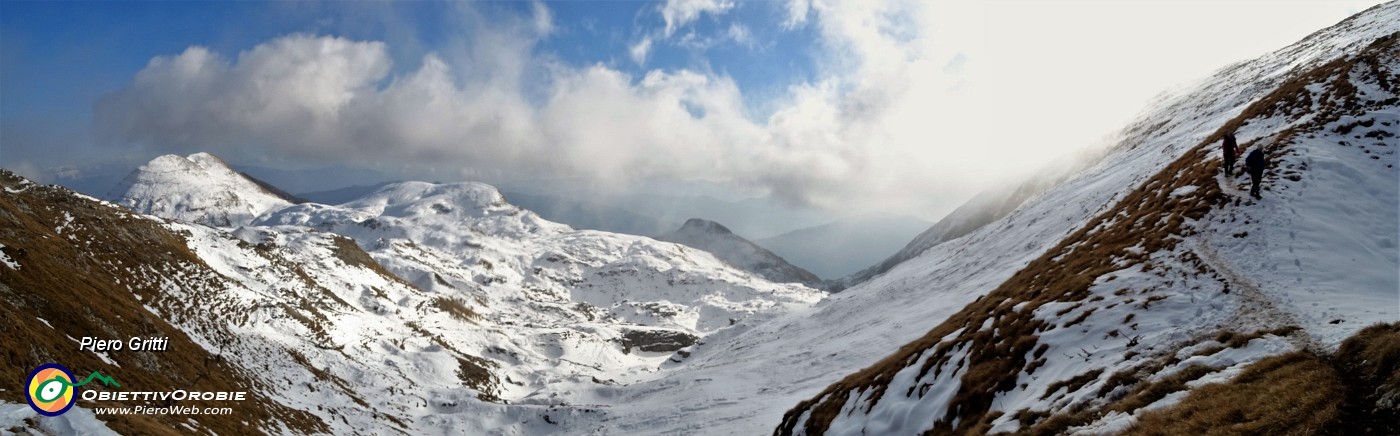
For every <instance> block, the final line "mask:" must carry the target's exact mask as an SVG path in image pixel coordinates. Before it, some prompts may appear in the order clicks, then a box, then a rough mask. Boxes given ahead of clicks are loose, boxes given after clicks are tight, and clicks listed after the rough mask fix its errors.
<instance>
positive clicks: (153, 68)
mask: <svg viewBox="0 0 1400 436" xmlns="http://www.w3.org/2000/svg"><path fill="white" fill-rule="evenodd" d="M862 4H863V3H862ZM889 12H890V10H889V9H881V8H874V9H872V8H867V7H864V6H851V5H841V7H832V6H828V5H822V6H820V7H818V9H817V14H816V17H817V18H818V21H819V22H820V24H821V26H822V29H823V32H822V35H823V38H825V39H827V40H829V41H828V42H827V44H828V45H830V46H831V47H834V48H837V50H838V52H835V53H837V54H835V55H833V56H835V57H834V58H841V59H844V60H843V61H841V62H840V64H841V65H840V66H839V67H831V68H829V71H826V72H824V73H823V77H824V78H823V79H821V80H819V81H817V82H815V83H810V84H801V85H798V86H795V87H793V88H792V89H791V90H790V91H789V92H788V95H787V96H785V97H782V98H781V100H780V101H779V102H778V103H777V105H776V107H777V108H778V109H777V110H776V111H774V112H773V114H772V115H771V117H768V118H767V119H759V120H755V119H751V118H749V117H748V116H746V115H745V113H746V112H745V107H746V102H745V100H744V96H743V95H742V94H741V92H740V90H739V88H738V87H737V85H735V83H734V82H733V81H732V80H730V79H729V78H727V77H724V76H717V75H713V74H709V73H700V72H695V71H688V70H679V71H652V72H649V73H647V74H646V75H644V76H643V77H640V78H638V77H631V76H629V75H627V74H625V73H622V72H620V71H618V70H616V69H613V68H611V67H608V66H604V65H590V66H584V67H569V66H564V65H560V64H558V63H557V62H554V61H552V60H550V58H548V57H540V56H536V55H532V54H531V53H532V48H533V46H532V45H531V44H532V43H531V42H530V41H533V39H532V38H535V37H538V28H537V26H533V25H532V24H531V23H530V22H524V23H519V25H517V26H513V27H505V28H499V29H494V30H492V31H490V32H486V33H483V34H478V35H473V38H472V40H471V41H468V42H465V43H463V44H461V45H460V47H459V49H456V50H451V51H450V52H451V54H453V55H455V56H459V57H461V58H451V59H450V58H447V57H446V56H445V54H441V53H440V54H430V55H428V56H426V57H425V58H424V59H423V61H422V65H421V67H419V68H417V69H416V70H413V71H410V72H408V73H406V74H402V75H390V73H389V71H391V69H392V64H391V61H390V56H389V55H388V52H387V48H386V47H385V45H384V44H382V43H378V42H366V41H351V40H347V39H342V38H335V37H315V36H307V35H292V36H288V37H283V38H278V39H275V40H272V41H269V42H266V43H264V44H261V45H259V46H257V47H254V48H252V49H251V50H248V51H245V52H243V53H240V54H238V55H237V56H236V57H235V58H233V59H228V58H225V57H223V56H221V55H219V54H216V53H212V52H210V51H209V50H207V49H204V48H200V47H191V48H190V49H188V50H186V51H185V52H183V53H181V54H179V55H176V56H169V57H160V58H156V59H154V60H152V61H151V63H150V64H149V65H148V66H147V67H146V68H145V69H143V70H142V71H141V72H140V73H138V74H137V77H136V78H135V79H134V80H133V81H132V83H131V84H130V85H129V86H128V87H127V88H125V89H123V90H121V91H119V92H117V93H115V94H112V95H110V96H108V97H107V98H105V99H104V100H103V101H102V102H101V103H100V104H99V105H98V106H97V109H96V118H97V120H98V122H99V123H100V124H101V126H102V127H104V129H105V131H106V132H107V134H108V135H109V137H110V138H113V139H116V140H119V141H121V142H136V143H142V144H147V145H149V146H151V147H153V148H156V149H159V150H161V151H181V152H184V151H192V150H210V151H214V152H216V153H222V154H226V155H235V156H236V155H238V154H246V155H256V154H268V155H272V156H280V157H283V158H286V159H300V160H304V161H308V162H318V163H325V162H338V163H348V164H355V163H362V162H373V161H389V162H395V163H400V164H404V165H409V166H421V167H434V168H456V169H458V170H459V174H463V175H471V176H472V177H488V176H490V175H492V174H496V175H501V174H512V175H517V176H521V175H536V176H551V177H578V178H583V179H588V180H591V181H594V182H598V183H603V184H609V185H617V186H621V185H626V184H628V183H632V182H635V181H638V180H645V179H649V178H670V179H681V180H706V181H712V182H720V183H727V184H730V185H731V186H737V187H741V188H745V189H758V190H766V191H770V192H773V193H775V194H777V195H780V196H782V197H784V198H787V199H790V200H793V201H794V202H801V203H808V204H813V205H819V206H826V207H852V208H870V207H876V206H879V207H890V208H894V209H897V211H906V212H907V211H915V213H920V214H924V215H927V214H929V213H930V212H927V211H930V210H937V209H940V208H941V209H945V210H946V209H947V208H951V207H952V206H954V205H955V204H956V202H957V201H959V200H960V197H961V196H965V195H966V193H967V189H966V188H965V187H966V186H970V185H973V184H975V183H976V181H977V180H980V176H978V173H977V171H978V170H979V169H985V165H983V166H979V165H978V163H979V161H978V160H977V159H971V158H969V156H976V155H977V153H980V151H978V150H976V148H977V147H976V146H970V145H969V144H976V143H977V142H976V141H971V140H970V139H975V136H977V135H978V134H980V132H977V131H975V129H973V128H971V127H970V126H975V125H977V123H975V122H972V120H974V118H970V117H971V116H972V115H973V114H976V113H978V111H977V109H976V106H977V102H976V101H975V99H974V98H972V94H970V93H968V92H963V93H962V94H959V93H952V92H949V89H952V88H953V86H954V85H955V84H956V78H955V77H952V76H950V75H948V74H945V73H944V72H943V69H942V67H943V66H944V65H946V64H947V63H948V61H949V59H951V54H946V55H945V54H944V53H942V52H938V51H931V50H927V49H926V47H921V46H919V41H918V40H917V39H915V40H909V39H907V38H906V37H905V36H903V35H896V34H891V33H889V32H888V31H887V29H891V28H896V27H898V26H891V25H890V24H889V23H884V22H882V20H886V19H888V17H890V16H892V15H890V13H889ZM847 14H855V15H854V16H851V15H847ZM728 33H730V35H729V37H731V38H734V39H735V40H741V39H743V38H745V37H746V36H745V35H747V32H746V30H745V29H743V28H742V27H737V28H736V27H733V26H731V27H730V29H729V32H728ZM519 41H525V42H519ZM647 41H649V39H643V41H642V42H641V43H639V44H637V45H635V46H633V47H632V50H631V52H632V54H633V55H634V59H633V60H634V61H638V60H644V59H645V54H646V53H647V52H648V51H649V47H647V45H648V42H647ZM512 42H514V43H512ZM454 47H458V46H454ZM444 53H446V52H444ZM929 55H932V57H929ZM926 57H929V58H927V59H926ZM529 75H544V76H545V77H544V78H542V79H538V80H527V79H526V76H529ZM936 103H943V104H942V105H940V104H936ZM950 105H951V106H950ZM935 132H936V133H935ZM946 138H956V139H958V141H948V140H947V139H946ZM945 141H948V142H945ZM974 152H975V153H974ZM986 160H991V159H986ZM950 187H952V188H950ZM935 213H936V212H935Z"/></svg>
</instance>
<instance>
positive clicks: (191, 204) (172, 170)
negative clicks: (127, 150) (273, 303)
mask: <svg viewBox="0 0 1400 436" xmlns="http://www.w3.org/2000/svg"><path fill="white" fill-rule="evenodd" d="M279 194H280V192H274V191H272V190H269V189H267V188H265V187H264V186H263V185H260V184H259V183H258V182H256V181H254V180H252V179H251V178H249V177H247V176H244V175H243V174H240V173H238V172H237V171H234V170H233V169H232V168H229V166H228V164H226V163H224V161H223V160H221V159H219V158H218V157H215V156H214V155H211V154H208V153H195V154H192V155H189V156H187V157H180V156H175V155H166V156H161V157H158V158H156V159H154V160H152V161H150V162H147V163H146V164H145V165H142V166H141V167H140V168H137V169H136V170H135V171H132V173H131V174H130V175H128V176H127V177H126V178H125V179H123V180H122V181H121V182H120V183H118V184H117V187H116V188H114V189H113V190H112V198H111V200H112V201H113V202H116V203H118V204H121V205H123V206H126V207H129V208H131V209H132V210H136V211H139V212H141V213H145V214H150V215H157V216H162V217H166V218H171V219H177V220H181V221H189V222H196V223H201V224H208V225H212V226H225V227H226V226H234V225H242V224H247V223H249V222H251V221H252V220H253V218H254V217H257V216H258V215H261V214H263V213H265V212H267V211H270V210H274V209H278V208H282V207H286V206H287V205H289V204H291V203H292V201H293V200H291V199H289V198H286V197H285V196H284V195H279Z"/></svg>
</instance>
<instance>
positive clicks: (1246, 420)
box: [1128, 351, 1344, 435]
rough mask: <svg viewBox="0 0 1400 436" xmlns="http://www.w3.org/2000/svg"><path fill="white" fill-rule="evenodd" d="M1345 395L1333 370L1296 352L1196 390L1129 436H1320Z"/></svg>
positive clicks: (1155, 413) (1142, 420) (1143, 419)
mask: <svg viewBox="0 0 1400 436" xmlns="http://www.w3.org/2000/svg"><path fill="white" fill-rule="evenodd" d="M1343 391H1344V389H1343V387H1342V385H1341V383H1339V382H1338V380H1337V374H1336V372H1335V371H1334V370H1333V369H1332V367H1331V366H1330V365H1328V364H1327V363H1326V362H1324V361H1323V360H1322V359H1320V358H1318V357H1317V356H1314V355H1312V354H1311V353H1307V352H1301V351H1300V352H1294V353H1289V354H1284V355H1280V356H1274V357H1270V358H1267V359H1264V360H1261V361H1259V362H1256V363H1254V364H1253V365H1250V366H1249V367H1246V368H1245V370H1244V372H1243V373H1241V374H1240V375H1239V376H1238V377H1236V378H1235V379H1234V380H1232V381H1230V382H1228V383H1220V384H1210V385H1206V386H1202V387H1200V388H1197V389H1195V390H1192V391H1191V393H1190V394H1188V395H1187V396H1186V398H1184V399H1182V400H1181V402H1180V403H1178V404H1176V405H1175V406H1172V407H1169V408H1167V409H1163V410H1157V411H1152V412H1147V413H1144V414H1142V416H1141V417H1139V419H1138V422H1137V425H1136V426H1134V427H1133V428H1132V429H1131V430H1129V431H1128V434H1141V435H1179V434H1238V435H1250V434H1271V435H1273V434H1280V435H1281V434H1299V435H1310V434H1317V433H1319V432H1321V431H1322V430H1323V429H1324V428H1325V427H1326V426H1327V425H1328V424H1329V423H1331V422H1333V421H1335V420H1336V419H1337V417H1338V413H1339V407H1340V405H1341V401H1340V399H1341V398H1342V393H1343Z"/></svg>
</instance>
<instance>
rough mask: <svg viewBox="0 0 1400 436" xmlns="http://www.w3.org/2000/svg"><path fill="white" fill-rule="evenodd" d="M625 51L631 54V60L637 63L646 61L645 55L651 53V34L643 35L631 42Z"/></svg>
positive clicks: (641, 63)
mask: <svg viewBox="0 0 1400 436" xmlns="http://www.w3.org/2000/svg"><path fill="white" fill-rule="evenodd" d="M627 53H628V54H629V55H631V56H632V62H636V63H637V65H643V64H646V63H647V56H648V55H650V54H651V36H643V37H642V40H641V41H637V43H636V44H632V45H631V46H630V47H628V48H627Z"/></svg>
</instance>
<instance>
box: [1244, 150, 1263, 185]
mask: <svg viewBox="0 0 1400 436" xmlns="http://www.w3.org/2000/svg"><path fill="white" fill-rule="evenodd" d="M1265 165H1266V163H1265V162H1264V146H1263V145H1260V146H1256V147H1254V150H1252V151H1250V152H1249V156H1245V158H1244V169H1245V170H1246V171H1249V184H1250V186H1249V195H1252V196H1254V198H1260V197H1259V179H1262V178H1264V166H1265Z"/></svg>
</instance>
